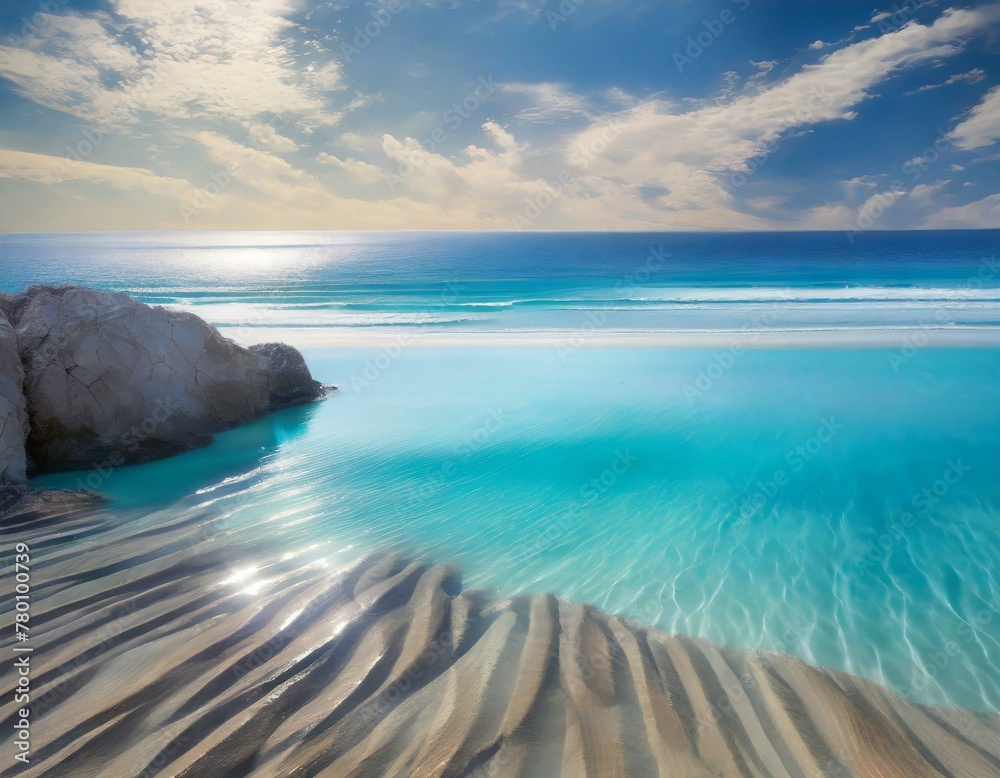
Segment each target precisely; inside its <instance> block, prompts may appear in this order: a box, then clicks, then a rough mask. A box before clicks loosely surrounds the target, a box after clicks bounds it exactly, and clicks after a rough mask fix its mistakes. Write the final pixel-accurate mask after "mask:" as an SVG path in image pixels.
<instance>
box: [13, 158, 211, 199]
mask: <svg viewBox="0 0 1000 778" xmlns="http://www.w3.org/2000/svg"><path fill="white" fill-rule="evenodd" d="M0 178H8V179H21V180H23V181H33V182H35V183H40V184H51V185H59V184H63V183H65V182H71V181H83V182H88V183H93V184H101V185H105V186H109V187H112V188H114V189H121V190H125V191H132V190H139V191H143V192H146V193H148V194H153V195H159V196H161V197H168V198H171V199H177V198H180V197H184V196H187V195H190V194H191V193H193V191H194V187H192V186H191V184H190V183H189V182H187V181H185V180H183V179H178V178H168V177H164V176H159V175H157V174H156V173H154V172H152V171H151V170H146V169H145V168H135V167H121V166H117V165H99V164H96V163H94V162H87V161H86V160H69V159H66V158H65V157H53V156H49V155H47V154H32V153H30V152H26V151H14V150H12V149H0Z"/></svg>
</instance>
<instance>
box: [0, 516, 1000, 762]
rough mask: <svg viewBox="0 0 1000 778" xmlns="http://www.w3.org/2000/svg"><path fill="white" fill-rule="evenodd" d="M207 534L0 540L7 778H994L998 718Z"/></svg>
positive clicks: (406, 571)
mask: <svg viewBox="0 0 1000 778" xmlns="http://www.w3.org/2000/svg"><path fill="white" fill-rule="evenodd" d="M218 520H219V517H218V516H212V515H211V513H210V511H209V510H208V509H206V508H201V509H197V510H190V511H180V512H178V513H174V514H167V513H164V514H160V515H159V516H157V517H156V520H155V521H136V522H134V524H124V525H123V524H121V523H120V521H119V520H118V519H110V518H108V517H107V516H106V515H102V511H100V510H95V509H93V508H81V507H79V505H72V504H69V505H66V506H64V507H60V505H59V504H58V502H50V503H49V504H47V505H44V506H42V508H40V509H32V510H29V511H27V512H24V513H22V514H20V515H18V516H14V517H9V518H7V519H5V520H4V522H3V523H2V525H0V536H2V537H3V541H4V544H5V545H7V544H8V543H10V542H14V541H16V540H19V539H23V537H25V536H26V535H28V534H30V536H31V537H32V539H33V544H34V547H33V556H34V558H35V559H34V569H33V581H32V585H33V607H32V624H33V632H32V638H31V640H32V643H33V645H34V646H35V652H34V657H33V663H34V664H33V673H32V686H33V698H34V700H35V702H36V709H35V713H34V717H33V724H32V745H33V748H32V762H31V766H30V768H29V769H27V770H23V771H20V770H16V769H13V768H11V767H10V765H11V764H13V760H12V759H11V761H10V762H8V763H7V764H6V765H3V766H2V769H3V770H4V772H3V773H2V775H12V774H15V773H17V774H21V775H24V776H74V778H83V777H85V776H114V778H120V777H122V776H153V775H164V776H167V775H169V776H181V777H183V778H193V777H194V776H199V777H200V776H204V777H205V778H209V777H211V778H225V777H227V776H244V775H254V776H314V775H322V776H338V778H339V777H343V776H476V777H477V778H487V776H540V777H543V778H552V777H553V776H574V777H575V776H600V777H601V778H604V777H605V776H901V777H902V776H905V777H906V778H920V777H921V776H954V777H955V778H972V777H974V776H1000V718H998V717H995V716H987V715H982V714H976V713H971V712H968V711H964V710H961V709H957V708H935V707H928V706H921V705H917V704H914V703H911V702H908V701H906V700H904V699H902V698H900V697H898V696H896V695H894V694H892V693H891V692H889V691H887V690H886V689H884V688H882V687H881V686H879V685H877V684H874V683H872V682H870V681H866V680H863V679H861V678H858V677H855V676H852V675H848V674H845V673H841V672H835V671H831V670H826V669H822V668H818V667H812V666H809V665H807V664H805V663H803V662H801V661H800V660H798V659H795V658H792V657H789V656H786V655H781V654H773V653H761V652H755V651H749V650H735V649H730V648H725V647H721V646H717V645H714V644H712V643H709V642H707V641H704V640H701V639H696V638H688V637H683V636H676V635H667V634H664V633H662V632H659V631H657V630H654V629H650V628H647V627H644V626H641V625H639V624H636V623H633V622H629V621H626V620H623V619H620V618H618V617H615V616H609V615H607V614H604V613H602V612H600V611H597V610H595V609H593V608H590V607H586V606H581V605H575V604H573V603H570V602H568V601H566V600H563V599H560V598H557V597H555V596H552V595H542V596H527V595H524V596H517V597H512V598H507V599H500V598H497V597H495V596H493V595H491V594H489V593H486V592H483V591H475V590H474V591H463V590H462V584H461V578H460V574H459V571H458V570H457V569H456V568H454V567H452V566H449V565H438V566H428V565H424V564H421V563H419V562H415V561H410V560H408V559H406V558H405V557H404V556H402V555H399V554H393V553H388V554H384V555H383V554H379V555H369V556H366V557H364V558H361V559H357V558H355V559H354V561H353V562H352V563H351V564H347V565H337V566H330V565H324V564H323V563H322V560H320V559H319V558H318V557H311V556H310V555H309V554H308V553H306V552H303V553H301V554H285V555H283V556H282V557H280V558H278V559H274V558H272V557H270V556H268V554H267V553H266V550H267V544H265V543H262V542H261V534H260V532H259V528H256V531H253V532H250V531H247V528H244V527H231V526H226V525H222V526H223V528H221V529H220V525H219V524H218ZM112 521H119V523H118V524H117V525H115V526H112V527H111V528H110V529H109V524H108V522H112ZM213 528H214V529H213ZM112 531H113V537H114V542H108V538H109V537H111V532H112ZM88 539H90V540H92V541H93V542H88ZM234 559H235V560H239V567H238V568H237V569H236V571H235V572H234V571H233V560H234ZM4 605H5V606H8V603H6V602H5V603H4ZM2 621H3V624H2V626H0V635H3V637H4V642H3V644H2V647H3V649H4V650H5V652H8V654H9V648H10V642H9V636H10V635H11V634H12V633H13V629H12V628H11V624H12V621H13V613H12V611H10V610H9V608H8V610H6V611H4V612H3V614H2ZM3 670H4V673H5V674H4V675H3V676H2V679H0V694H2V697H0V699H2V701H3V705H2V706H0V721H2V724H0V737H2V738H3V739H4V740H3V749H2V750H3V753H4V754H12V753H13V751H12V744H11V742H10V733H12V732H13V724H14V721H15V715H16V708H17V706H16V705H14V703H13V702H12V700H13V686H14V683H15V681H16V679H15V677H14V676H13V674H12V673H10V663H9V662H5V663H4V668H3Z"/></svg>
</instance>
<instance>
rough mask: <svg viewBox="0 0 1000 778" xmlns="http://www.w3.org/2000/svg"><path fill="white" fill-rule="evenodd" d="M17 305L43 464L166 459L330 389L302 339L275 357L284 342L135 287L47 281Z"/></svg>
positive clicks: (34, 452) (14, 315)
mask: <svg viewBox="0 0 1000 778" xmlns="http://www.w3.org/2000/svg"><path fill="white" fill-rule="evenodd" d="M10 309H11V314H10V317H11V321H12V322H13V324H14V327H15V332H16V336H17V346H18V350H19V353H20V362H21V363H23V365H24V394H25V396H26V397H27V408H28V412H29V415H30V422H31V434H30V436H29V437H28V440H27V450H28V453H29V455H30V457H31V458H32V459H33V460H34V463H35V465H36V466H37V468H38V470H39V471H48V470H64V469H78V468H87V467H92V466H94V465H95V464H100V463H108V462H110V464H112V465H117V464H125V463H131V462H142V461H147V460H151V459H158V458H161V457H164V456H169V455H171V454H175V453H178V452H180V451H184V450H186V449H189V448H193V447H195V446H198V445H202V444H204V443H206V442H208V441H209V440H210V439H211V435H212V433H213V432H218V431H221V430H225V429H229V428H231V427H235V426H237V425H239V424H244V423H246V422H249V421H253V420H254V419H256V418H258V417H259V416H262V415H263V414H265V413H267V412H268V410H270V409H272V408H273V407H284V406H285V405H289V404H299V403H303V402H309V401H311V400H315V399H317V398H319V397H320V396H322V394H323V387H322V385H320V384H319V383H318V382H316V381H313V380H312V377H311V376H310V375H309V371H308V368H305V364H304V362H302V359H301V355H300V354H298V352H297V351H295V350H294V349H291V348H290V347H283V349H287V352H286V351H284V350H282V351H281V353H282V354H284V359H278V360H277V364H275V359H274V358H273V354H274V352H275V349H271V350H270V351H268V352H267V353H262V354H256V353H253V352H251V351H249V350H247V349H245V348H242V347H241V346H238V345H237V344H236V343H234V342H232V341H230V340H228V339H226V338H224V337H222V335H220V334H219V332H218V331H217V330H215V329H214V328H213V327H211V326H209V325H208V324H206V323H205V322H204V321H202V320H201V319H199V318H198V317H197V316H194V315H192V314H188V313H181V312H175V311H168V310H166V309H164V308H159V307H150V306H148V305H144V304H142V303H139V302H136V301H135V300H133V299H131V298H130V297H127V296H126V295H122V294H114V293H110V292H101V291H96V290H93V289H87V288H83V287H76V286H64V287H46V286H36V287H31V288H29V289H27V290H25V291H24V292H22V293H21V294H19V295H17V296H16V297H15V298H14V299H13V301H12V304H11V305H10ZM275 348H276V347H275ZM292 355H294V356H292ZM295 357H297V360H298V361H297V362H296V360H295ZM299 363H301V365H299ZM4 364H6V362H5V363H4ZM273 364H274V365H275V366H274V367H272V365H273ZM287 364H292V365H293V366H294V367H295V368H299V369H297V370H291V371H290V370H289V369H288V368H287Z"/></svg>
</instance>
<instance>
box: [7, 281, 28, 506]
mask: <svg viewBox="0 0 1000 778" xmlns="http://www.w3.org/2000/svg"><path fill="white" fill-rule="evenodd" d="M10 301H11V298H10V296H9V295H3V296H0V508H2V505H3V503H4V502H5V501H6V499H8V498H10V497H12V496H14V495H16V494H18V493H19V492H21V491H22V490H23V489H24V488H25V487H26V486H27V475H26V469H27V458H26V455H25V449H24V443H25V440H26V439H27V437H28V409H27V404H26V401H25V397H24V368H23V367H22V366H21V359H20V357H19V356H18V352H17V338H16V337H15V335H14V328H13V327H11V324H10V321H8V319H7V316H6V313H5V304H6V303H9V302H10Z"/></svg>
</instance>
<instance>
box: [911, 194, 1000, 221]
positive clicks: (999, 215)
mask: <svg viewBox="0 0 1000 778" xmlns="http://www.w3.org/2000/svg"><path fill="white" fill-rule="evenodd" d="M921 226H923V227H926V228H928V229H997V228H998V227H1000V194H992V195H990V196H988V197H984V198H983V199H982V200H977V201H976V202H974V203H968V204H967V205H958V206H954V207H952V208H944V209H942V210H940V211H938V212H937V213H935V214H933V215H932V216H930V217H929V218H928V219H927V220H926V221H925V222H924V223H923V224H922V225H921Z"/></svg>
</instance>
